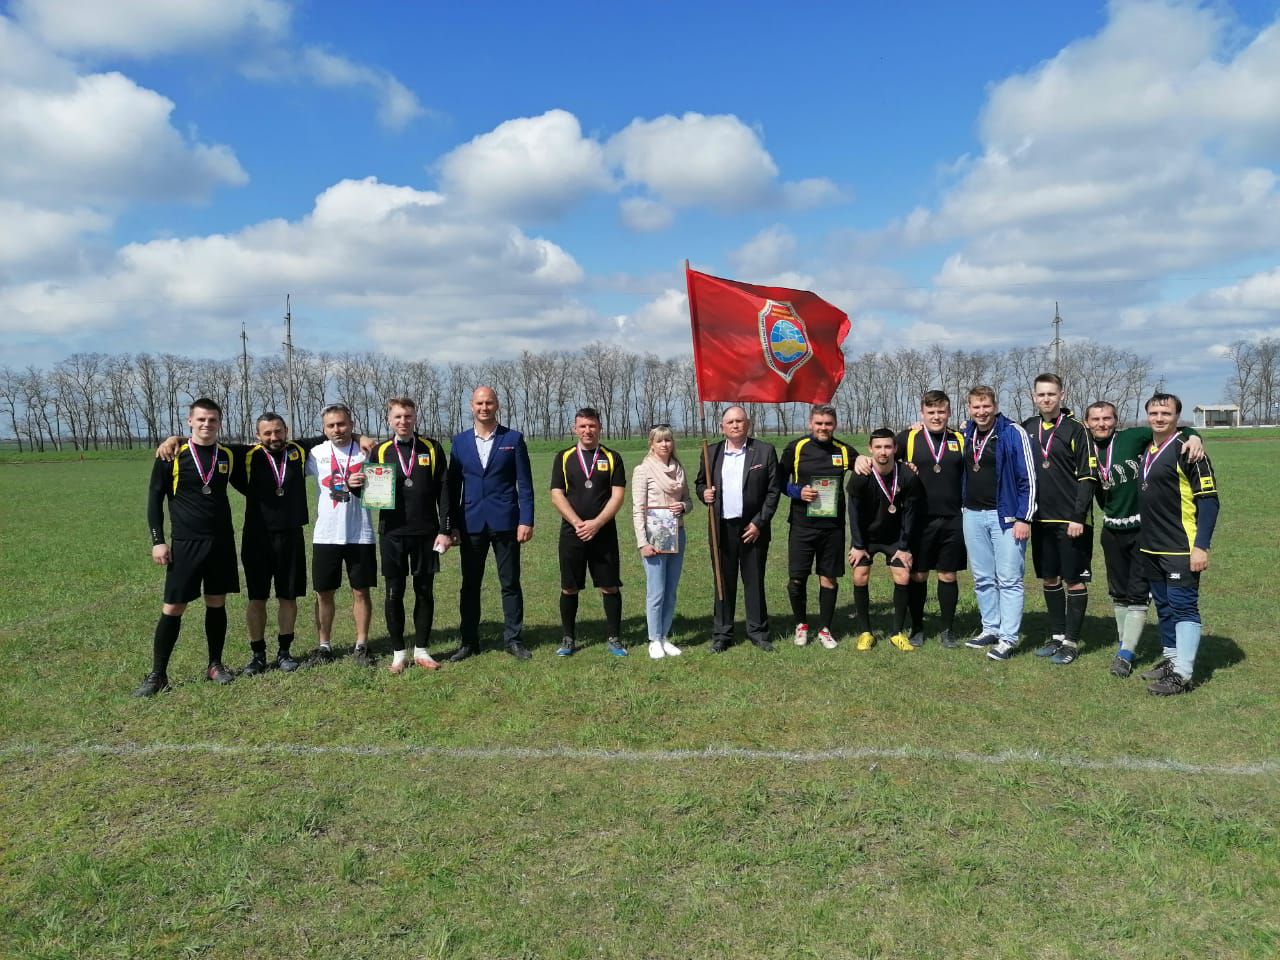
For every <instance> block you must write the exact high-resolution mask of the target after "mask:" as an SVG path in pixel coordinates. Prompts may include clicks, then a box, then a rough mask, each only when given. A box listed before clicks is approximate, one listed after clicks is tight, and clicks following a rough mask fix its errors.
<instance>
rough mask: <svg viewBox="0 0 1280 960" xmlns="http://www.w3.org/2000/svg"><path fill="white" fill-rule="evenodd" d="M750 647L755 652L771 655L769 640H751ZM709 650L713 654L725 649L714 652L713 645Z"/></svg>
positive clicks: (771, 643) (771, 647) (770, 642)
mask: <svg viewBox="0 0 1280 960" xmlns="http://www.w3.org/2000/svg"><path fill="white" fill-rule="evenodd" d="M751 645H752V646H753V647H755V648H756V649H757V650H763V651H764V652H765V653H773V642H772V641H770V640H752V641H751ZM711 649H712V651H713V652H714V653H720V652H721V651H722V650H724V649H727V648H726V647H722V648H721V649H720V650H716V649H715V644H714V643H713V644H712V645H711Z"/></svg>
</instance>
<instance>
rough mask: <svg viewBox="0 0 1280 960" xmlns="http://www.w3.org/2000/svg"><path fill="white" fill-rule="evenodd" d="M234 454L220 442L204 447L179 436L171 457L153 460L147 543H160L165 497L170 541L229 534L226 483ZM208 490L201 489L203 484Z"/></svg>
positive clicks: (234, 459)
mask: <svg viewBox="0 0 1280 960" xmlns="http://www.w3.org/2000/svg"><path fill="white" fill-rule="evenodd" d="M235 464H236V456H235V453H234V452H233V451H232V449H231V448H230V447H228V446H223V445H222V444H212V445H210V446H204V445H202V444H198V443H192V442H191V441H190V440H185V441H183V442H182V443H181V444H180V445H179V447H178V453H177V455H176V456H175V457H174V458H173V459H172V460H159V459H158V460H156V461H155V463H154V464H153V465H152V468H151V485H150V487H149V489H148V491H147V525H148V526H149V527H150V528H151V544H152V546H155V545H156V544H158V543H164V542H165V538H164V502H165V500H168V501H169V522H170V536H172V538H173V539H174V540H214V539H219V538H222V537H228V538H231V537H233V536H234V532H233V529H232V526H231V504H230V502H229V501H228V500H227V483H228V482H229V481H230V478H231V472H232V470H233V469H234V468H235ZM206 481H207V486H208V488H209V492H208V493H204V492H203V489H204V487H205V486H206Z"/></svg>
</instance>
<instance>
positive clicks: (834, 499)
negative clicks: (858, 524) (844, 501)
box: [805, 477, 840, 517]
mask: <svg viewBox="0 0 1280 960" xmlns="http://www.w3.org/2000/svg"><path fill="white" fill-rule="evenodd" d="M809 486H811V487H813V489H815V490H817V491H818V499H817V500H814V501H813V502H812V503H810V504H809V506H808V509H807V510H806V511H805V516H806V517H838V516H839V515H840V478H839V477H810V478H809Z"/></svg>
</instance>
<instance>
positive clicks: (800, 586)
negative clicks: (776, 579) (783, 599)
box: [787, 577, 809, 624]
mask: <svg viewBox="0 0 1280 960" xmlns="http://www.w3.org/2000/svg"><path fill="white" fill-rule="evenodd" d="M808 586H809V578H808V577H805V578H803V579H798V578H794V577H793V578H792V579H790V580H788V581H787V597H788V598H789V599H790V600H791V613H792V615H793V616H794V617H795V618H796V623H798V624H799V623H808V622H809V611H808V610H807V609H806V608H807V606H808V603H807V600H808V593H809V590H808Z"/></svg>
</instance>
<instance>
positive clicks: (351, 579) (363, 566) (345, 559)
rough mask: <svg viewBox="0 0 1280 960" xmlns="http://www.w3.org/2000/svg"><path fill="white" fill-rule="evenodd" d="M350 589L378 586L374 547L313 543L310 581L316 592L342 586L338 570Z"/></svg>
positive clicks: (323, 591)
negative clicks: (344, 567)
mask: <svg viewBox="0 0 1280 960" xmlns="http://www.w3.org/2000/svg"><path fill="white" fill-rule="evenodd" d="M344 564H345V565H346V568H347V582H348V583H350V584H351V589H352V590H368V589H369V588H370V587H376V586H377V585H378V548H377V547H376V546H374V545H373V544H372V543H317V544H314V545H312V547H311V580H312V581H313V583H314V584H315V588H316V592H317V593H328V592H329V591H330V590H337V589H338V588H339V587H340V586H342V567H343V565H344Z"/></svg>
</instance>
